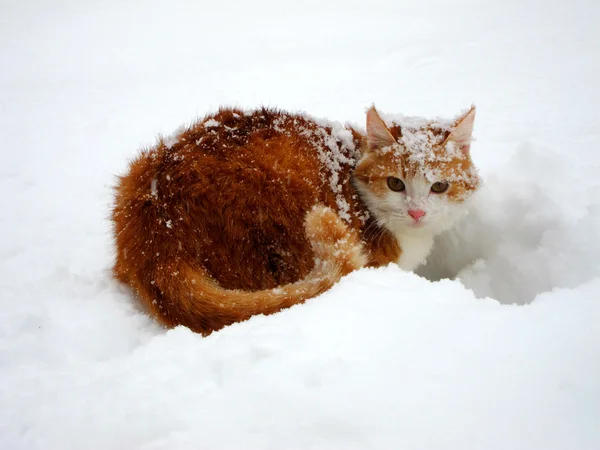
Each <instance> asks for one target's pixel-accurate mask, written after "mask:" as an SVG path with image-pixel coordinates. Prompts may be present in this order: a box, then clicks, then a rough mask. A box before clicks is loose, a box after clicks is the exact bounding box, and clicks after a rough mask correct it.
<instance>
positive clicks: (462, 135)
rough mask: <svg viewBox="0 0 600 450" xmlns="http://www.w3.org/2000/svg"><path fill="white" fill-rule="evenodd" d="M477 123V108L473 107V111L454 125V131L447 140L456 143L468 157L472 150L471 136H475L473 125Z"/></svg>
mask: <svg viewBox="0 0 600 450" xmlns="http://www.w3.org/2000/svg"><path fill="white" fill-rule="evenodd" d="M474 122H475V106H471V109H470V110H469V111H468V112H467V113H466V114H465V115H464V116H462V117H461V118H460V119H458V121H457V122H456V125H454V129H453V130H452V132H451V133H450V136H448V139H446V142H448V141H452V142H454V143H455V144H456V145H457V146H458V148H460V150H461V151H462V152H463V153H465V154H466V155H468V154H469V151H470V149H471V135H472V134H473V123H474Z"/></svg>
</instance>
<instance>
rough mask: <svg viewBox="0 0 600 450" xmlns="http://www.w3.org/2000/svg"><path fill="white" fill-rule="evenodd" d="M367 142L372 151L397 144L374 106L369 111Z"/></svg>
mask: <svg viewBox="0 0 600 450" xmlns="http://www.w3.org/2000/svg"><path fill="white" fill-rule="evenodd" d="M367 142H368V143H369V150H371V151H373V150H377V149H380V148H383V147H389V146H390V145H393V144H395V143H396V139H394V136H392V133H390V130H388V128H387V127H386V126H385V123H384V122H383V120H381V117H379V114H378V113H377V110H376V109H375V107H374V106H371V107H370V108H369V110H368V111H367Z"/></svg>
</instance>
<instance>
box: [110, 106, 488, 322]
mask: <svg viewBox="0 0 600 450" xmlns="http://www.w3.org/2000/svg"><path fill="white" fill-rule="evenodd" d="M384 118H385V117H384ZM474 118H475V108H474V107H472V108H471V109H470V110H469V111H468V112H466V113H464V114H462V115H461V116H460V117H458V118H456V119H454V120H448V121H440V120H437V121H436V120H425V119H417V118H409V117H401V116H398V117H389V118H387V119H386V121H387V124H386V121H384V120H383V119H382V118H381V116H380V115H379V114H378V112H377V111H376V110H375V108H371V109H369V111H368V112H367V127H366V134H365V133H363V132H362V131H360V130H357V129H354V128H352V127H349V126H347V127H343V126H341V125H339V124H336V123H329V122H324V121H320V120H315V119H313V118H310V117H308V116H306V115H301V114H290V113H286V112H282V111H276V110H271V109H265V108H263V109H258V110H255V111H242V110H238V109H221V110H220V111H219V112H218V113H216V114H214V115H210V116H207V117H205V118H204V119H202V120H200V121H198V122H197V123H194V124H193V125H191V126H190V127H187V128H185V129H182V130H180V131H179V132H178V133H177V134H176V135H175V136H173V137H171V138H169V139H160V141H159V143H158V144H157V145H156V146H155V147H154V148H152V149H150V150H147V151H143V152H142V153H141V154H140V155H139V156H138V157H137V158H136V159H135V160H134V161H133V162H132V163H131V165H130V168H129V171H128V173H127V174H126V175H125V176H123V177H121V178H120V180H119V183H118V186H117V188H116V198H115V205H114V209H113V214H112V218H113V222H114V233H115V240H116V264H115V267H114V273H115V276H116V277H117V278H118V279H119V280H121V281H122V282H124V283H127V284H128V285H130V286H131V287H132V288H133V289H134V290H135V292H136V293H137V295H138V296H139V298H140V299H141V300H142V301H143V302H144V304H145V305H146V306H147V307H148V308H149V310H150V311H151V312H152V313H153V314H154V315H155V316H156V317H157V318H158V319H159V320H160V321H161V322H162V323H163V324H165V325H168V326H175V325H179V324H181V325H185V326H187V327H189V328H191V329H192V330H194V331H197V332H200V333H203V334H208V333H210V332H212V331H214V330H218V329H220V328H222V327H223V326H226V325H229V324H231V323H233V322H238V321H242V320H245V319H248V318H249V317H251V316H252V315H255V314H271V313H274V312H276V311H279V310H280V309H282V308H286V307H289V306H292V305H294V304H297V303H300V302H303V301H304V300H306V299H308V298H310V297H314V296H316V295H318V294H320V293H321V292H323V291H325V290H326V289H328V288H330V287H331V286H332V285H333V284H334V283H335V282H336V281H337V280H339V278H340V277H341V276H343V275H345V274H347V273H349V272H351V271H353V270H356V269H359V268H361V267H378V266H382V265H386V264H389V263H391V262H394V263H397V264H398V265H399V266H400V267H402V268H404V269H406V270H414V269H415V268H416V267H418V266H419V265H420V264H422V263H423V262H424V261H425V259H426V257H427V255H428V254H429V252H430V250H431V247H432V245H433V238H434V236H435V235H436V234H438V233H440V232H441V231H443V230H446V229H448V228H449V227H451V226H452V225H453V224H454V223H455V222H456V221H457V219H458V218H459V217H461V216H462V215H463V214H464V213H465V211H466V203H465V201H466V200H467V199H468V197H469V196H470V195H471V194H472V193H473V192H474V191H475V190H476V189H477V187H478V185H479V177H478V175H477V171H476V169H475V167H474V166H473V164H472V161H471V157H470V151H469V150H470V143H471V134H472V129H473V121H474Z"/></svg>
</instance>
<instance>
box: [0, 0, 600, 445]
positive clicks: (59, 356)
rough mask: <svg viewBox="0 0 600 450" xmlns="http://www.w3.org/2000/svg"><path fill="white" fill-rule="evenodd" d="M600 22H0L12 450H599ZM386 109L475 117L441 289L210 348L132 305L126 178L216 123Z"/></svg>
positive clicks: (122, 12)
mask: <svg viewBox="0 0 600 450" xmlns="http://www.w3.org/2000/svg"><path fill="white" fill-rule="evenodd" d="M599 19H600V3H598V2H596V1H594V0H578V1H575V2H569V3H566V2H561V1H558V0H551V1H548V2H544V3H543V4H542V3H540V2H538V1H536V0H521V1H517V0H508V1H505V2H472V1H467V0H457V1H455V2H445V1H442V0H435V1H432V2H427V3H425V2H418V1H416V0H404V1H391V0H378V1H375V2H353V1H347V2H341V1H331V2H326V3H325V2H319V3H317V2H311V1H309V2H308V3H302V4H286V7H285V8H282V7H281V4H280V3H275V2H273V1H271V0H267V1H264V2H261V3H260V4H255V3H244V2H236V4H235V5H231V4H223V5H220V4H217V3H215V2H210V3H209V2H197V3H194V4H191V3H189V2H181V1H175V2H169V3H168V5H167V4H166V3H163V2H158V1H156V0H150V1H148V2H145V3H144V6H140V4H138V3H134V2H116V1H114V0H110V1H106V2H101V3H94V2H84V3H82V2H74V1H69V0H64V1H62V2H59V3H54V4H52V5H50V4H47V3H45V2H41V1H31V2H16V1H12V2H10V1H9V2H4V3H3V4H2V6H0V55H1V56H2V60H3V61H4V62H5V64H4V65H3V70H2V71H0V95H1V97H2V102H0V118H1V123H2V125H1V126H0V142H2V150H1V151H2V163H1V164H0V190H1V191H2V192H3V194H4V195H3V196H2V197H0V210H1V211H2V214H0V232H1V235H2V239H1V240H0V306H1V307H2V314H1V315H0V448H1V449H10V450H20V449H61V450H62V449H107V448H109V449H132V448H139V449H152V450H157V449H197V448H207V449H231V448H248V449H265V448H272V449H278V448H286V449H305V448H312V449H353V448H356V449H359V448H360V449H363V448H376V449H397V448H410V449H450V448H454V449H459V448H460V449H492V450H494V449H498V450H500V449H501V450H504V449H511V450H519V449H524V450H525V449H527V450H531V449H543V450H547V449H549V450H552V449H565V450H567V449H569V450H571V449H578V450H581V449H582V450H592V449H593V450H596V449H598V448H600V428H599V427H598V423H599V420H600V384H599V383H598V379H599V375H600V327H598V325H597V322H598V317H600V262H599V260H598V255H600V201H599V200H598V192H600V189H598V188H599V187H600V180H599V179H598V173H600V157H599V156H598V148H600V132H599V131H598V125H597V105H598V104H600V89H598V85H597V80H598V79H600V77H599V75H600V57H599V56H598V55H600V39H599V37H600V36H599V32H598V31H597V30H598V27H597V23H598V22H599ZM357 30H360V31H357ZM274 36H275V37H276V39H274ZM372 103H374V104H375V105H376V107H377V108H378V110H380V111H385V112H387V113H390V114H406V115H407V116H421V117H431V116H433V115H439V116H441V117H452V116H455V115H456V113H457V112H459V111H461V110H463V109H464V108H465V107H468V105H470V104H471V103H475V104H476V106H477V118H476V120H475V132H474V135H475V138H476V141H475V142H474V144H473V146H472V150H471V151H472V156H473V160H474V161H475V163H476V164H477V165H478V167H479V172H480V174H481V176H482V178H483V180H484V183H483V186H482V188H481V192H480V193H479V195H478V197H477V198H476V199H475V200H474V202H473V205H472V212H471V214H469V216H467V217H466V219H465V221H464V223H462V224H461V225H460V226H459V227H458V228H457V230H455V231H453V232H451V233H448V234H447V235H444V236H442V237H440V239H439V242H438V243H437V246H436V248H435V250H434V254H433V255H432V259H431V261H430V263H429V264H428V266H427V267H425V268H423V269H422V270H421V271H420V273H421V274H423V275H425V276H426V277H427V278H424V277H421V276H418V275H416V274H411V273H405V272H403V271H401V270H400V269H398V268H396V267H387V268H383V269H379V270H363V271H359V272H357V273H354V274H351V275H350V276H348V277H347V278H345V279H344V280H342V281H341V282H340V283H339V284H337V285H336V286H334V288H333V289H332V290H331V291H329V292H327V293H325V294H323V295H322V296H320V297H319V298H317V299H313V300H311V301H309V302H308V303H307V304H305V305H300V306H296V307H294V308H292V309H290V310H287V311H283V312H281V313H280V314H277V315H274V316H270V317H255V318H253V319H251V320H249V321H247V322H245V323H241V324H235V325H233V326H231V327H228V328H226V329H224V330H222V331H220V332H218V333H215V334H213V335H211V336H209V337H206V338H203V337H201V336H199V335H196V334H193V333H192V332H190V331H189V330H187V329H185V328H176V329H173V330H164V329H162V328H161V327H159V326H158V325H157V324H156V322H154V321H153V320H152V319H150V318H149V317H148V316H147V315H146V314H145V312H144V311H143V310H141V309H140V307H139V306H138V304H137V303H136V302H135V301H134V300H133V299H132V295H131V292H129V291H128V290H127V289H126V288H125V287H123V286H120V285H119V284H117V283H116V282H115V281H114V280H113V279H112V278H111V276H110V266H111V262H112V242H111V234H110V233H111V230H110V222H109V221H108V217H109V207H110V202H111V198H112V186H113V185H114V183H115V176H116V175H117V174H119V173H122V172H123V171H124V170H125V168H126V164H127V161H128V160H129V159H131V158H133V157H135V155H136V152H137V150H138V149H140V148H144V147H145V146H149V145H152V144H153V143H154V142H155V139H156V136H157V135H159V136H161V135H162V136H169V135H170V133H171V132H172V130H174V129H176V128H177V127H179V126H181V124H184V123H191V122H192V121H193V119H194V118H196V117H203V116H204V115H205V114H206V113H208V112H210V111H216V110H217V108H218V106H219V105H222V104H229V105H233V106H239V107H241V108H242V109H244V110H247V109H251V108H254V107H258V106H260V105H267V106H274V107H280V108H285V109H288V110H290V111H307V112H308V113H309V114H311V115H314V116H317V117H327V118H328V119H331V120H335V121H341V122H345V121H349V122H352V123H356V124H359V126H363V124H364V111H365V107H368V106H369V105H371V104H372ZM165 145H166V144H165ZM448 276H450V277H454V276H457V277H458V279H457V280H453V281H450V280H441V281H430V280H438V279H440V278H443V277H448Z"/></svg>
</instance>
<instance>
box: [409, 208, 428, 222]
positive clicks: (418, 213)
mask: <svg viewBox="0 0 600 450" xmlns="http://www.w3.org/2000/svg"><path fill="white" fill-rule="evenodd" d="M408 215H409V216H410V217H412V218H413V219H415V222H418V221H419V220H421V218H422V217H423V216H424V215H425V211H423V210H422V209H409V210H408Z"/></svg>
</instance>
